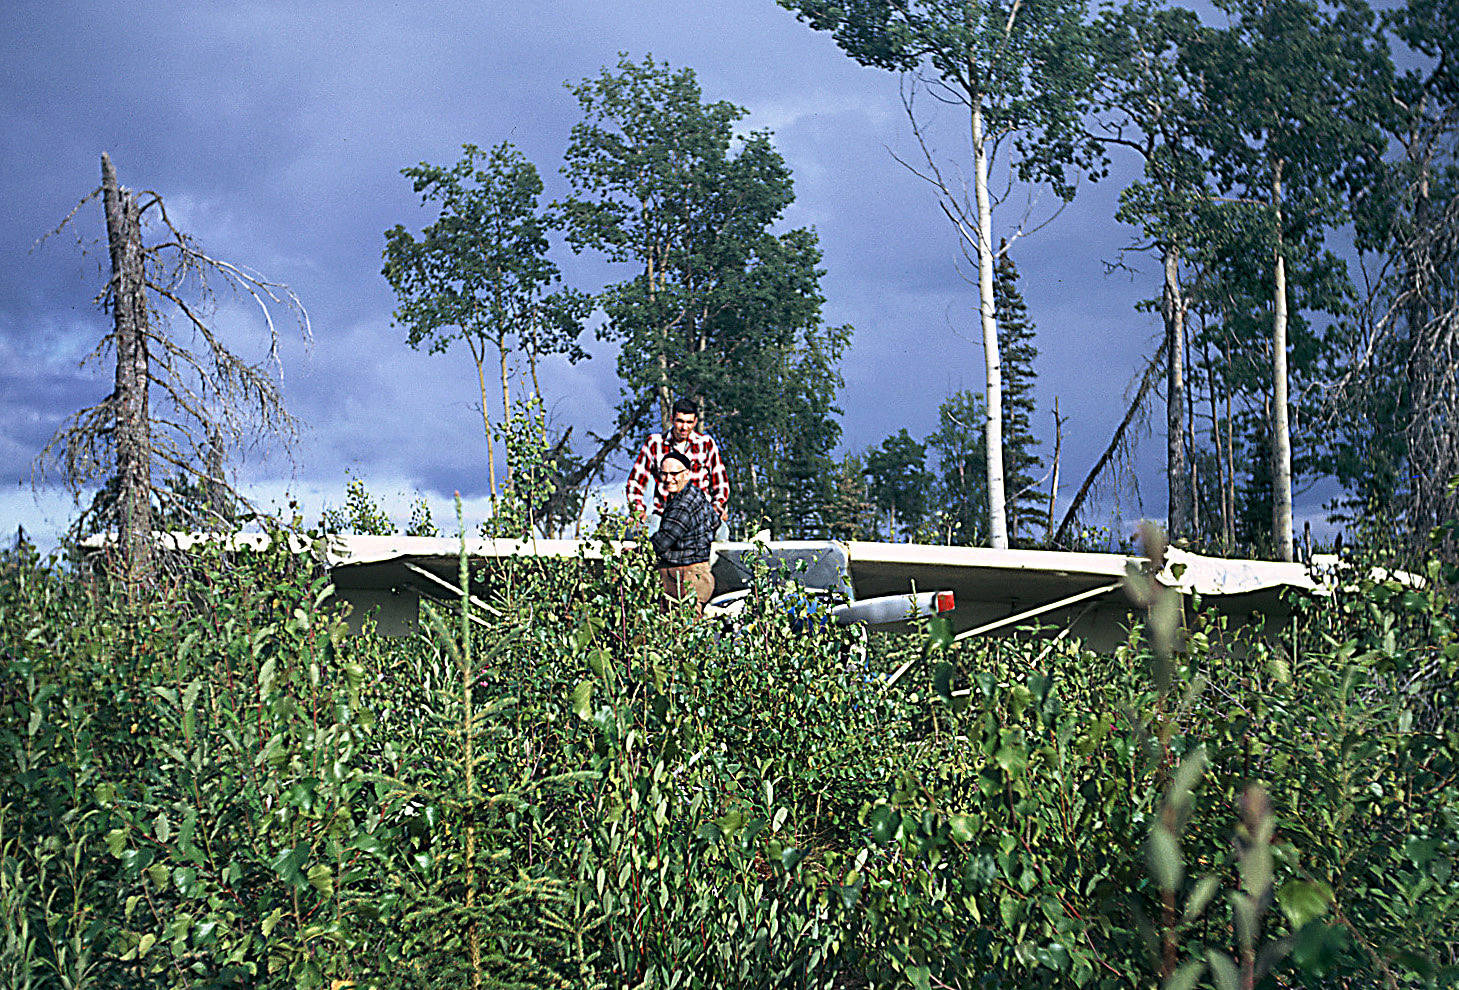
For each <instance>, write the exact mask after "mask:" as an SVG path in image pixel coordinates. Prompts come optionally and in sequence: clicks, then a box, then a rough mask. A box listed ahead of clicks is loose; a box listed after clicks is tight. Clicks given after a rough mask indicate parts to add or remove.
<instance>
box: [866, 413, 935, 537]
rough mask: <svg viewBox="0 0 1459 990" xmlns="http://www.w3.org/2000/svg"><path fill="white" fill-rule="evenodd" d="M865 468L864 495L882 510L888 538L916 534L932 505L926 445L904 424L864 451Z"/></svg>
mask: <svg viewBox="0 0 1459 990" xmlns="http://www.w3.org/2000/svg"><path fill="white" fill-rule="evenodd" d="M864 470H865V473H866V491H867V495H868V496H870V498H871V503H872V505H874V506H875V507H876V509H877V510H878V512H880V513H885V519H886V529H885V530H884V532H885V533H886V535H887V537H888V538H889V539H893V540H895V539H897V537H898V536H902V537H906V536H909V535H910V534H912V533H915V532H916V531H917V529H918V528H919V527H921V526H922V525H923V523H924V522H925V521H926V519H927V512H928V509H929V508H930V504H931V496H932V472H931V471H929V470H927V445H926V444H925V443H919V442H918V441H916V440H914V439H912V437H911V435H910V434H908V433H907V429H906V427H903V428H902V429H901V430H898V431H897V432H896V433H894V434H893V435H891V436H889V437H887V438H886V439H885V440H883V441H882V442H881V445H880V446H878V447H873V448H871V449H870V450H868V451H867V452H866V467H865V469H864ZM878 528H880V527H878Z"/></svg>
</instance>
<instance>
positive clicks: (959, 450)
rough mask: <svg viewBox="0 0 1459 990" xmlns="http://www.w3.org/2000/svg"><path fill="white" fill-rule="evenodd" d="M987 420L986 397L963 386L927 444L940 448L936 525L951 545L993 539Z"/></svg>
mask: <svg viewBox="0 0 1459 990" xmlns="http://www.w3.org/2000/svg"><path fill="white" fill-rule="evenodd" d="M1005 325H1006V324H1005ZM983 418H984V413H983V397H982V396H981V395H979V394H977V393H976V392H973V391H971V390H969V389H960V390H959V391H957V392H954V393H953V394H952V395H950V396H948V397H947V398H946V399H945V400H944V401H943V403H942V405H941V406H939V407H938V409H937V432H935V433H933V434H932V436H930V437H928V438H927V446H929V447H931V448H932V449H933V450H934V451H936V452H937V480H936V484H935V486H934V489H933V491H934V496H933V502H934V504H935V506H936V510H935V512H934V519H935V524H936V527H937V531H938V535H939V536H940V537H941V538H942V539H943V541H944V542H946V543H947V544H949V545H954V546H977V545H980V544H982V543H983V542H985V541H986V540H987V525H988V504H987V503H988V489H987V487H986V477H985V475H984V474H983V470H982V468H983V465H984V463H986V458H985V455H984V453H983V444H984V442H985V436H984V433H983V431H982V430H981V429H980V428H979V424H981V423H982V422H983Z"/></svg>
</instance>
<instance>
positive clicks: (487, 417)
mask: <svg viewBox="0 0 1459 990" xmlns="http://www.w3.org/2000/svg"><path fill="white" fill-rule="evenodd" d="M466 346H467V347H469V348H470V349H471V360H472V361H473V362H475V364H476V385H477V388H479V389H480V390H481V425H482V427H483V428H484V429H485V430H486V484H487V487H486V492H487V497H488V498H489V499H490V500H491V505H492V509H493V510H495V509H496V450H495V446H494V444H493V443H492V436H491V414H490V413H489V412H487V409H486V345H485V344H484V343H483V344H482V345H481V346H482V349H481V350H480V351H478V350H477V349H476V344H475V342H474V341H473V340H472V338H471V336H470V335H467V337H466Z"/></svg>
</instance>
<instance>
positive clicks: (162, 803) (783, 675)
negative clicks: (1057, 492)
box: [0, 551, 1459, 990]
mask: <svg viewBox="0 0 1459 990" xmlns="http://www.w3.org/2000/svg"><path fill="white" fill-rule="evenodd" d="M463 566H464V564H463ZM1434 568H1435V569H1434V571H1433V572H1432V574H1431V575H1430V577H1431V580H1430V581H1429V582H1428V584H1427V585H1426V586H1423V587H1409V586H1406V585H1404V584H1401V583H1399V582H1398V581H1396V580H1391V581H1378V582H1375V581H1371V580H1369V581H1364V582H1362V583H1361V585H1360V586H1358V587H1355V588H1353V589H1350V590H1349V591H1347V592H1345V593H1343V594H1341V595H1340V596H1338V597H1337V598H1336V599H1335V600H1332V601H1322V600H1315V601H1310V602H1297V603H1294V609H1295V611H1294V614H1293V618H1292V621H1291V622H1290V624H1289V625H1288V627H1287V628H1286V629H1285V630H1284V631H1283V634H1282V636H1281V637H1279V638H1278V639H1277V640H1276V641H1273V642H1268V641H1265V640H1262V639H1259V638H1257V637H1254V636H1253V635H1252V634H1251V633H1250V632H1249V631H1248V630H1245V629H1241V628H1235V627H1232V626H1231V625H1229V624H1228V623H1227V622H1226V621H1225V620H1219V619H1216V618H1214V617H1201V616H1199V615H1196V616H1195V617H1194V618H1193V619H1192V621H1191V623H1190V628H1189V629H1188V630H1187V631H1186V633H1185V635H1184V637H1183V641H1182V642H1180V643H1178V644H1175V647H1176V648H1175V649H1174V652H1173V653H1171V652H1169V651H1168V650H1167V649H1166V648H1165V647H1164V646H1163V645H1160V646H1159V647H1158V648H1157V647H1155V646H1152V645H1151V644H1150V642H1149V641H1148V640H1147V639H1146V637H1145V636H1143V634H1142V633H1141V632H1140V631H1139V630H1138V629H1137V630H1136V631H1134V632H1132V634H1131V636H1130V638H1129V640H1128V641H1127V642H1126V643H1125V644H1124V645H1122V646H1121V647H1120V648H1118V649H1117V650H1115V651H1113V652H1111V653H1109V654H1107V655H1097V654H1093V653H1090V652H1088V651H1086V650H1084V649H1082V648H1081V647H1080V646H1079V645H1078V644H1077V643H1074V642H1072V641H1069V640H1067V639H1065V640H1058V641H1049V640H1046V639H1037V638H1032V639H1028V640H1020V639H1016V638H1014V639H1006V640H996V641H983V642H977V641H972V642H966V643H961V644H951V643H950V642H948V641H947V638H946V637H945V636H943V635H941V634H940V632H939V630H937V629H935V628H934V629H932V630H929V634H925V635H920V636H917V637H904V638H900V639H891V640H883V641H880V642H878V643H877V644H876V645H875V646H874V648H873V651H872V653H873V655H872V657H871V659H870V660H869V661H868V660H866V659H865V658H864V655H863V653H862V651H861V647H860V642H859V641H858V640H857V638H856V637H855V635H854V634H853V633H850V632H847V631H845V630H839V629H835V628H828V629H818V630H815V631H813V632H811V633H809V634H806V633H797V632H796V631H795V630H794V629H793V624H792V622H791V619H790V617H789V615H788V612H789V611H790V610H791V608H792V606H791V603H790V602H788V601H786V600H784V599H781V598H779V597H777V595H776V594H775V593H774V592H773V590H772V589H770V588H769V587H768V586H767V587H766V588H765V589H762V590H763V591H764V593H763V594H761V595H759V596H757V597H756V598H755V599H753V604H752V608H751V611H750V614H748V615H747V616H746V617H745V619H744V620H743V621H742V622H740V623H739V624H737V625H735V626H734V627H721V626H719V625H716V624H713V623H706V622H700V621H696V620H695V619H693V618H692V616H690V615H689V614H687V613H686V612H683V611H679V610H670V611H668V612H666V611H665V610H664V609H663V608H662V607H661V605H660V603H659V600H658V597H657V593H656V586H655V578H654V575H653V574H652V571H651V569H650V567H649V566H648V561H647V560H646V559H644V558H643V557H641V556H636V555H634V554H628V555H626V556H621V557H614V556H612V555H609V556H608V558H607V559H606V560H605V561H602V562H595V561H588V560H574V561H558V562H552V561H520V562H516V563H515V564H513V565H512V566H511V567H506V568H499V569H497V570H496V571H494V572H493V573H492V574H491V575H490V580H489V582H488V586H489V589H490V590H489V591H488V592H486V593H485V595H484V597H485V598H486V601H487V605H488V608H486V609H482V608H478V607H476V606H472V605H469V603H462V605H461V606H459V607H458V606H450V607H442V608H440V609H435V610H428V615H427V621H426V622H425V623H424V629H423V632H422V634H421V635H420V636H418V637H416V638H415V639H413V640H404V641H397V640H388V639H383V638H378V637H375V636H373V635H370V634H366V635H363V636H359V637H351V636H348V635H346V634H345V633H344V629H343V625H342V622H341V621H340V618H339V616H338V614H337V612H336V610H335V609H334V608H333V606H332V604H331V602H330V600H329V597H328V588H327V584H326V582H325V581H324V579H323V578H322V577H320V576H319V575H318V574H317V573H316V572H315V571H314V570H313V569H312V568H311V567H310V566H309V565H308V560H307V557H303V558H301V557H295V556H292V555H289V554H285V553H281V552H270V553H265V554H250V555H235V556H229V555H221V554H219V555H214V556H212V557H210V558H206V559H199V560H194V561H193V562H191V564H190V566H189V569H188V571H187V572H186V573H185V574H184V575H183V576H181V577H178V578H177V579H176V580H175V581H174V582H173V584H172V585H171V586H170V587H168V588H166V589H163V590H162V591H160V592H159V593H158V595H157V596H156V597H155V599H154V601H153V602H152V603H150V604H149V605H147V606H145V607H135V606H132V607H129V606H128V605H126V603H125V598H124V596H119V595H113V594H111V593H110V590H109V589H108V588H107V586H106V584H105V582H104V580H97V579H85V578H83V577H81V576H79V575H78V574H76V573H74V572H72V571H68V570H65V569H62V568H58V567H56V566H55V565H53V564H51V563H48V562H45V561H41V560H38V559H36V558H35V557H34V555H33V554H29V553H27V552H25V551H19V552H16V553H13V554H11V555H9V556H7V557H5V558H4V559H3V561H0V629H3V631H4V638H3V643H4V647H3V648H4V650H5V657H4V664H3V668H0V746H3V752H4V757H3V759H4V761H5V763H4V774H3V778H0V925H3V930H0V982H3V984H4V985H5V986H15V987H34V988H47V990H49V988H53V987H54V988H60V987H106V986H128V987H133V986H144V987H145V986H158V987H163V986H165V987H184V986H187V987H229V986H237V987H243V986H247V987H262V986H270V987H271V986H303V987H309V986H321V987H331V988H340V990H343V988H345V987H356V988H365V987H381V988H386V987H458V986H463V985H469V986H478V985H485V986H543V987H546V986H574V987H577V986H581V987H590V986H602V987H628V986H653V987H660V986H661V987H719V986H764V987H782V986H784V987H802V986H804V987H812V986H824V987H847V986H861V985H871V986H898V985H911V986H921V987H932V986H951V987H972V986H1088V987H1154V986H1172V987H1179V986H1193V985H1198V984H1201V985H1211V986H1215V987H1220V988H1223V990H1224V988H1225V987H1227V986H1242V985H1271V986H1277V985H1282V986H1313V987H1316V986H1355V987H1356V986H1374V985H1387V986H1405V987H1406V986H1413V987H1419V986H1431V985H1442V984H1444V983H1446V982H1449V983H1452V982H1454V980H1455V976H1456V973H1459V957H1456V942H1459V939H1456V932H1459V877H1456V875H1455V872H1454V866H1455V859H1456V852H1459V839H1456V835H1459V783H1456V775H1455V755H1456V753H1459V726H1456V720H1455V714H1454V711H1455V700H1456V699H1455V680H1456V678H1455V674H1456V665H1459V661H1456V657H1459V640H1456V637H1455V634H1454V623H1455V610H1454V605H1453V602H1452V600H1451V599H1450V598H1449V597H1448V596H1447V592H1446V591H1445V590H1444V589H1445V585H1444V583H1443V582H1442V581H1440V580H1438V578H1439V576H1440V575H1439V572H1438V570H1437V568H1438V565H1437V564H1435V565H1434ZM1162 608H1164V606H1159V605H1156V604H1155V603H1154V602H1153V601H1152V615H1153V616H1154V619H1153V620H1152V621H1154V622H1155V624H1156V625H1159V624H1160V623H1161V622H1165V621H1166V619H1165V618H1163V617H1162V616H1165V615H1166V614H1167V613H1166V612H1162ZM1159 638H1160V637H1156V639H1159ZM906 659H911V660H913V661H914V664H913V669H912V671H911V672H910V673H909V675H908V676H907V677H906V678H904V679H903V681H901V682H899V684H898V685H897V686H896V687H895V688H893V689H891V690H884V689H883V688H882V686H881V682H880V681H879V680H878V679H877V678H875V677H873V676H871V675H870V671H871V670H880V669H885V668H884V666H883V665H886V664H894V663H900V662H902V661H903V660H906ZM1248 979H1249V980H1250V981H1251V982H1250V983H1248V982H1247V980H1248ZM1231 981H1235V982H1231Z"/></svg>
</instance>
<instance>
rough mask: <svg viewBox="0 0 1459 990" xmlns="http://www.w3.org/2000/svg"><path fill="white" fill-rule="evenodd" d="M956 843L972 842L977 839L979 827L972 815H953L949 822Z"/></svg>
mask: <svg viewBox="0 0 1459 990" xmlns="http://www.w3.org/2000/svg"><path fill="white" fill-rule="evenodd" d="M947 824H948V829H949V831H950V832H951V833H952V838H953V841H954V842H972V841H973V839H974V838H976V837H977V834H978V833H977V826H976V823H975V822H974V820H973V816H972V815H953V816H952V817H950V818H949V819H948V820H947Z"/></svg>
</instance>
